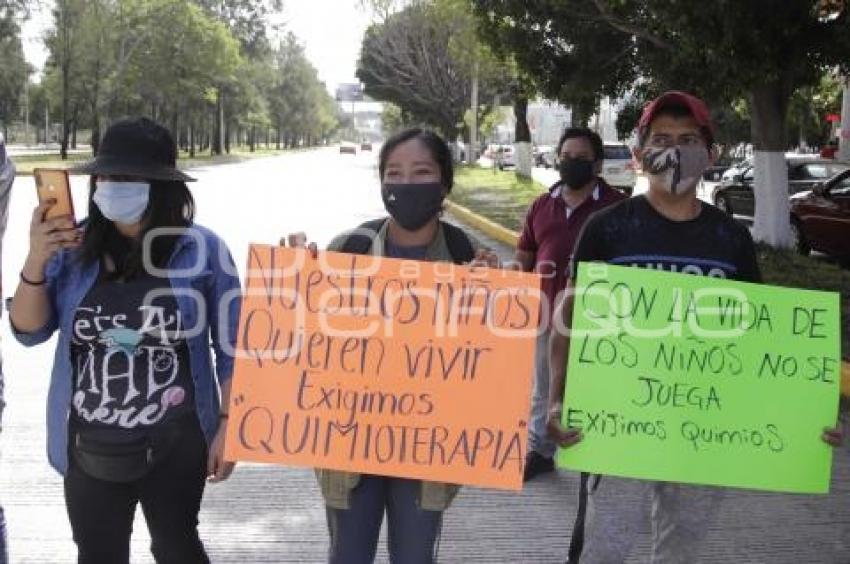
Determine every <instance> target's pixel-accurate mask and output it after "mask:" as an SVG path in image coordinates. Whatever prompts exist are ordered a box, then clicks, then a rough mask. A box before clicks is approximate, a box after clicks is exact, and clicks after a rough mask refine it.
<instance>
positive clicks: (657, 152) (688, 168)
mask: <svg viewBox="0 0 850 564" xmlns="http://www.w3.org/2000/svg"><path fill="white" fill-rule="evenodd" d="M641 161H642V164H643V170H644V171H646V173H647V174H648V175H650V176H652V177H653V179H652V181H651V182H650V184H652V185H654V186H663V187H664V189H665V190H666V191H668V192H670V193H671V194H684V193H687V192H692V191H694V190H696V187H697V184H699V180H700V178H701V177H702V173H703V172H705V169H707V168H708V164H709V157H708V151H707V150H706V148H705V147H703V146H702V145H693V146H691V145H676V146H674V147H668V148H666V149H660V148H658V149H656V148H653V147H650V148H647V149H646V150H645V151H644V153H643V158H642V159H641Z"/></svg>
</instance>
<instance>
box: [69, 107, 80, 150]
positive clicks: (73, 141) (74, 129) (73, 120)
mask: <svg viewBox="0 0 850 564" xmlns="http://www.w3.org/2000/svg"><path fill="white" fill-rule="evenodd" d="M79 114H80V111H79V110H78V109H77V106H76V104H75V105H74V111H73V112H72V117H71V148H72V149H76V148H77V118H78V116H79Z"/></svg>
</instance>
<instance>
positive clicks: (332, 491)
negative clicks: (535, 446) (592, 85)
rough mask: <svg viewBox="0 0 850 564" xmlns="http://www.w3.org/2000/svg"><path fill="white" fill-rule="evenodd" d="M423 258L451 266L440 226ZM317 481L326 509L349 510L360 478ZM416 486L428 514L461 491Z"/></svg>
mask: <svg viewBox="0 0 850 564" xmlns="http://www.w3.org/2000/svg"><path fill="white" fill-rule="evenodd" d="M388 227H389V222H385V223H384V224H383V225H382V226H381V229H380V230H379V231H378V234H377V237H376V238H375V242H376V243H377V244H375V245H372V248H371V249H370V251H369V254H371V255H377V256H380V255H381V254H382V253H381V251H382V250H383V249H385V248H386V241H387V229H388ZM349 233H350V232H346V233H343V234H341V235H339V236H337V237H335V238H334V239H333V241H331V243H330V245H328V250H329V251H340V250H341V249H342V247H343V244H344V243H345V241H346V239H347V237H348V234H349ZM426 256H427V258H426V259H425V260H429V261H443V262H452V255H451V253H450V252H449V246H448V244H446V237H445V235H444V234H443V227H442V225H441V226H440V227H439V228H438V231H437V236H436V237H434V241H432V242H431V244H430V245H429V246H428V249H427V251H426ZM316 477H317V478H318V480H319V486H320V488H321V490H322V497H324V499H325V504H326V505H327V506H328V507H330V508H332V509H348V508H349V507H350V505H351V490H353V489H354V488H355V487H357V484H359V483H360V474H355V473H352V472H341V471H339V470H322V469H317V470H316ZM419 483H420V490H419V507H420V508H421V509H425V510H427V511H444V510H446V509H448V507H449V505H450V504H451V503H452V500H453V499H454V498H455V496H456V495H457V492H458V491H459V490H460V486H458V485H456V484H446V483H443V482H428V481H420V482H419Z"/></svg>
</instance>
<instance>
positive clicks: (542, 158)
mask: <svg viewBox="0 0 850 564" xmlns="http://www.w3.org/2000/svg"><path fill="white" fill-rule="evenodd" d="M534 166H541V167H543V168H555V147H552V146H551V145H540V146H538V147H535V148H534Z"/></svg>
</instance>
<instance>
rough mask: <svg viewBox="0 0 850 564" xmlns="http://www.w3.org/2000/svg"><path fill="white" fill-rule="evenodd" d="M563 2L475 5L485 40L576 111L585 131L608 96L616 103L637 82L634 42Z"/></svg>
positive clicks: (513, 0)
mask: <svg viewBox="0 0 850 564" xmlns="http://www.w3.org/2000/svg"><path fill="white" fill-rule="evenodd" d="M571 4H572V3H571V2H563V1H560V0H535V1H531V2H523V1H521V0H508V1H505V0H472V5H473V9H474V12H475V14H476V17H477V19H478V29H479V31H480V33H481V35H482V37H483V38H484V39H485V40H486V41H487V42H488V43H489V44H491V45H492V46H494V47H495V48H498V49H499V50H500V51H501V52H503V53H505V54H508V53H509V54H511V55H512V57H513V60H514V61H515V64H516V65H517V66H518V67H519V69H521V70H522V71H523V72H524V73H525V74H526V75H527V77H528V78H530V79H531V81H532V82H533V84H534V86H535V87H536V88H537V90H539V91H540V93H541V94H543V96H545V97H546V98H548V99H550V100H558V101H559V102H561V103H563V104H565V105H568V106H570V107H572V116H573V123H574V125H587V123H588V121H589V119H590V116H591V115H592V114H593V113H595V111H596V109H597V107H598V105H599V100H600V99H601V98H602V97H604V96H611V97H618V96H620V95H622V94H623V93H624V91H625V90H626V88H627V86H628V85H631V84H633V83H634V82H635V79H636V78H637V75H636V72H635V67H634V66H633V63H634V61H633V54H632V49H633V48H632V42H631V41H630V40H629V38H627V37H625V36H623V34H621V33H619V32H617V31H616V30H613V29H611V28H610V27H609V26H607V25H606V24H604V23H602V22H599V21H596V20H594V19H589V18H582V17H576V12H575V10H574V6H572V5H571Z"/></svg>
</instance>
